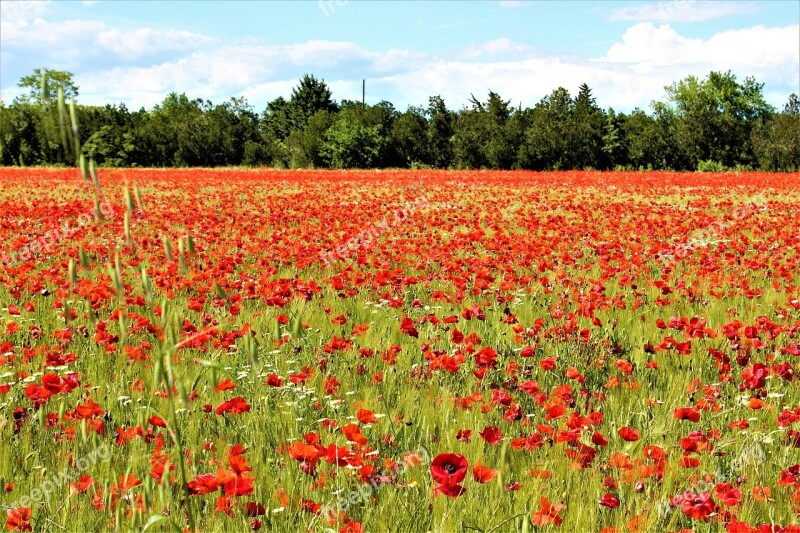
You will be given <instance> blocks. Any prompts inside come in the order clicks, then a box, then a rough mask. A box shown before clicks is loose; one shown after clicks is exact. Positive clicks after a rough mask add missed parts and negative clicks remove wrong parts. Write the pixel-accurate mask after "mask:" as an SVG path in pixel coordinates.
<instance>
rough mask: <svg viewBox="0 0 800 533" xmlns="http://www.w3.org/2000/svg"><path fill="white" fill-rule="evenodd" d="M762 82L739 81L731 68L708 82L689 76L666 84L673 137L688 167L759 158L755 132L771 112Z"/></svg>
mask: <svg viewBox="0 0 800 533" xmlns="http://www.w3.org/2000/svg"><path fill="white" fill-rule="evenodd" d="M763 88H764V85H763V84H760V83H757V82H756V81H755V80H754V79H753V78H745V80H744V82H742V83H739V82H738V81H737V80H736V76H735V75H734V74H732V73H731V72H730V71H728V72H726V73H721V72H711V73H710V74H709V75H708V76H707V77H706V78H705V79H704V80H700V79H698V78H697V77H695V76H688V77H686V78H684V79H682V80H680V81H678V82H675V83H673V84H672V85H669V86H667V87H666V88H665V89H666V93H667V105H669V106H670V107H671V109H672V110H673V111H674V113H675V118H676V122H675V141H676V142H677V144H678V148H679V150H680V151H681V152H682V153H681V159H682V160H684V161H686V165H687V166H688V167H689V168H697V165H698V164H699V163H700V162H702V161H713V162H716V163H720V164H722V165H725V166H727V167H733V166H736V165H750V164H752V163H753V162H754V161H755V158H754V154H753V149H752V143H751V133H752V130H753V127H754V126H755V125H756V123H757V122H758V121H760V120H764V119H766V118H768V117H769V116H770V115H771V113H772V112H773V110H772V108H771V106H769V105H768V104H767V103H766V102H765V100H764V97H763Z"/></svg>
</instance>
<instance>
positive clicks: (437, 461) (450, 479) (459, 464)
mask: <svg viewBox="0 0 800 533" xmlns="http://www.w3.org/2000/svg"><path fill="white" fill-rule="evenodd" d="M468 467H469V463H468V462H467V458H466V457H464V456H463V455H459V454H457V453H440V454H439V455H437V456H436V457H434V458H433V462H432V463H431V477H433V480H434V481H436V482H437V483H440V484H442V485H453V484H455V483H459V482H461V481H462V480H463V479H464V477H465V476H466V475H467V468H468Z"/></svg>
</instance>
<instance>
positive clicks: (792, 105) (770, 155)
mask: <svg viewBox="0 0 800 533" xmlns="http://www.w3.org/2000/svg"><path fill="white" fill-rule="evenodd" d="M752 142H753V150H754V152H755V156H756V159H757V161H758V164H759V166H760V167H761V168H762V169H763V170H769V171H787V172H796V171H798V170H800V98H798V97H797V95H796V94H792V95H791V96H789V101H788V102H787V103H786V106H785V107H784V109H783V112H782V113H778V114H775V115H773V116H771V117H769V118H768V119H767V120H765V121H764V122H761V123H758V124H756V126H755V128H754V129H753V133H752Z"/></svg>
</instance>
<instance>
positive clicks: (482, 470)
mask: <svg viewBox="0 0 800 533" xmlns="http://www.w3.org/2000/svg"><path fill="white" fill-rule="evenodd" d="M496 476H497V470H492V469H491V468H489V467H488V466H484V465H482V464H481V463H480V462H478V463H476V464H475V466H473V467H472V477H473V478H474V479H475V481H477V482H478V483H488V482H489V481H491V480H493V479H494V478H495V477H496Z"/></svg>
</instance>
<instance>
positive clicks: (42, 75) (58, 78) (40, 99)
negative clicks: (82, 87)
mask: <svg viewBox="0 0 800 533" xmlns="http://www.w3.org/2000/svg"><path fill="white" fill-rule="evenodd" d="M17 87H21V88H23V89H27V90H28V92H27V93H25V94H22V95H20V96H19V97H17V100H18V101H19V102H22V103H28V104H39V105H42V104H44V103H46V102H50V101H54V100H55V99H56V94H57V92H58V89H59V87H60V88H61V89H63V91H64V99H65V100H67V101H69V100H72V99H73V98H76V97H77V96H78V86H77V85H75V84H74V83H73V81H72V73H71V72H65V71H62V70H52V69H49V68H45V69H41V68H37V69H34V70H33V73H31V74H29V75H27V76H23V77H22V78H20V80H19V83H17Z"/></svg>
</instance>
